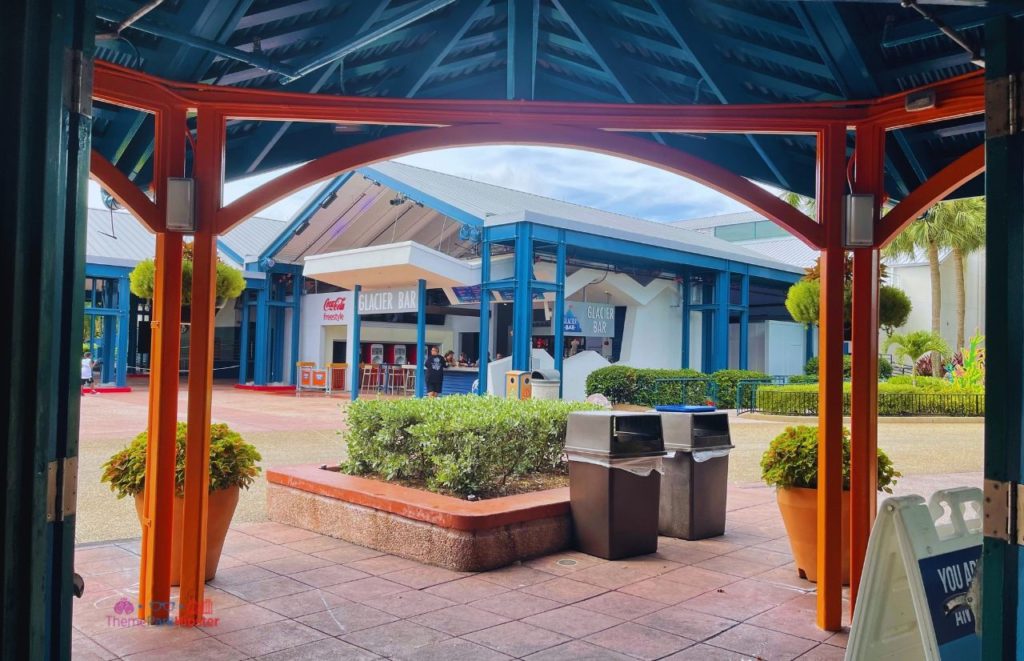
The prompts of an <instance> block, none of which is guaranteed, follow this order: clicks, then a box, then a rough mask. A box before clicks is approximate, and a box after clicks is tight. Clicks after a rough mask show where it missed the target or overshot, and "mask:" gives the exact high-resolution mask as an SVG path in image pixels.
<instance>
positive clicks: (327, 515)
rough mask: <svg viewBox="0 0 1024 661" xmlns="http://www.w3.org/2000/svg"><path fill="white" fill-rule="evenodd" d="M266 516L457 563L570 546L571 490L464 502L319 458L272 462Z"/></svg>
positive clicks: (465, 565) (471, 567)
mask: <svg viewBox="0 0 1024 661" xmlns="http://www.w3.org/2000/svg"><path fill="white" fill-rule="evenodd" d="M266 475H267V482H268V486H267V512H268V515H269V516H270V519H271V520H273V521H277V522H279V523H285V524H288V525H292V526H297V527H300V528H305V529H307V530H312V531H315V532H318V533H321V534H324V535H330V536H331V537H337V538H339V539H344V540H346V541H349V542H352V543H354V544H359V545H361V546H366V547H369V548H373V549H377V550H379V551H382V552H385V553H392V554H394V555H399V556H402V557H406V558H409V559H412V560H416V561H419V562H424V563H428V564H432V565H437V566H439V567H445V568H448V569H452V570H456V571H485V570H488V569H494V568H497V567H503V566H505V565H508V564H511V563H513V562H516V561H517V560H524V559H527V558H532V557H536V556H541V555H546V554H549V553H554V552H556V551H560V550H563V549H565V548H568V547H569V544H570V541H571V535H572V522H571V519H570V514H569V490H568V489H567V488H563V489H551V490H548V491H538V492H534V493H528V494H521V495H517V496H507V497H505V498H494V499H490V500H482V501H475V502H469V501H465V500H460V499H458V498H452V497H449V496H442V495H439V494H435V493H430V492H427V491H421V490H419V489H411V488H408V487H402V486H398V485H392V484H387V483H384V482H380V481H377V480H369V479H366V478H361V477H355V476H351V475H344V474H342V473H338V472H336V471H330V470H324V469H321V468H319V467H318V466H289V467H284V468H272V469H268V470H267V471H266Z"/></svg>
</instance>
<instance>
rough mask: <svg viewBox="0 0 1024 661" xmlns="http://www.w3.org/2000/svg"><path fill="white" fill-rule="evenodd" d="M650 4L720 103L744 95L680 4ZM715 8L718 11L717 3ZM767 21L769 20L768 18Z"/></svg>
mask: <svg viewBox="0 0 1024 661" xmlns="http://www.w3.org/2000/svg"><path fill="white" fill-rule="evenodd" d="M650 3H651V7H652V8H653V9H654V10H655V12H656V13H657V14H658V16H659V17H660V18H661V20H662V21H663V22H664V23H665V27H666V29H667V30H668V31H669V33H670V34H671V35H672V37H673V38H674V39H675V40H676V41H677V42H678V43H679V46H680V47H681V48H682V49H683V50H685V51H686V52H688V53H689V54H690V56H691V59H692V60H693V62H694V64H696V65H697V70H698V71H699V72H700V75H701V77H702V78H703V79H704V82H706V83H707V85H708V87H710V88H711V90H712V91H713V92H714V94H715V96H717V97H718V99H719V101H721V102H722V103H729V102H730V101H732V102H739V101H740V100H743V99H744V98H745V97H747V92H746V91H745V90H744V89H743V88H742V86H741V84H740V82H741V80H742V78H739V79H737V78H736V77H735V73H732V74H728V75H726V74H724V72H723V71H722V70H721V69H718V68H717V67H716V64H718V63H719V62H720V60H721V58H720V57H719V56H718V54H717V53H716V52H715V48H714V44H713V43H712V42H711V40H710V39H709V38H708V35H707V34H705V33H702V32H701V30H699V29H698V28H699V27H700V26H698V25H696V24H695V21H694V20H693V17H692V16H687V15H686V14H684V13H683V12H684V9H685V8H684V7H683V5H682V3H677V2H669V3H662V2H661V0H650ZM715 11H718V9H717V5H716V9H715ZM768 23H773V22H772V21H768ZM684 25H685V26H689V28H688V29H685V34H684V28H683V26H684ZM759 29H765V27H764V26H763V25H762V26H761V27H760V28H759ZM746 138H747V140H748V141H749V142H750V144H751V146H753V148H754V151H756V152H757V154H758V155H759V156H760V157H761V160H763V161H764V163H765V165H767V166H768V169H769V170H770V171H771V173H772V174H773V175H774V176H775V180H776V182H775V183H776V184H778V185H779V186H780V187H782V188H784V189H786V190H792V188H793V186H792V185H791V184H790V181H789V179H788V178H787V177H786V176H785V175H784V174H783V173H782V171H781V170H780V169H779V167H778V166H777V165H776V164H775V161H774V160H773V159H772V157H771V156H770V155H769V154H768V150H767V149H765V147H764V145H762V144H761V141H760V140H759V139H758V138H755V137H754V136H752V135H747V136H746Z"/></svg>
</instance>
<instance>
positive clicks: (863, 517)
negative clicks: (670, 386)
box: [850, 125, 885, 614]
mask: <svg viewBox="0 0 1024 661" xmlns="http://www.w3.org/2000/svg"><path fill="white" fill-rule="evenodd" d="M884 167H885V130H884V129H883V128H882V127H880V126H873V125H864V126H858V127H857V151H856V162H855V168H856V170H855V174H854V181H853V188H854V192H856V193H870V194H872V195H874V196H875V207H874V215H873V222H874V223H875V226H876V227H877V225H878V218H879V215H880V214H879V210H880V207H881V202H882V195H883V194H884V191H885V189H884V185H885V179H884ZM875 240H876V244H875V246H872V247H870V248H857V249H855V250H854V251H853V314H852V326H853V357H852V362H853V372H852V377H853V379H852V380H853V383H852V384H851V385H850V388H851V393H850V433H851V452H850V613H851V614H852V613H853V607H854V604H855V603H856V601H857V591H858V588H859V587H860V577H861V572H862V571H863V569H864V558H865V556H866V555H867V550H868V537H869V536H870V535H871V526H872V525H873V524H874V521H875V514H876V512H877V509H878V500H877V493H878V492H877V488H878V269H879V265H878V264H879V262H878V248H877V240H878V237H877V236H876V237H875Z"/></svg>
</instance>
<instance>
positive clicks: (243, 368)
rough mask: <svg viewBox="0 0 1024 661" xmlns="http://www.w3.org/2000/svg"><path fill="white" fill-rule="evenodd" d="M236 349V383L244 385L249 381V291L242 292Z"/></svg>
mask: <svg viewBox="0 0 1024 661" xmlns="http://www.w3.org/2000/svg"><path fill="white" fill-rule="evenodd" d="M239 342H240V344H241V346H240V347H238V382H239V383H241V384H245V383H246V382H247V381H248V379H249V290H248V289H246V290H244V291H243V292H242V332H241V339H240V340H239Z"/></svg>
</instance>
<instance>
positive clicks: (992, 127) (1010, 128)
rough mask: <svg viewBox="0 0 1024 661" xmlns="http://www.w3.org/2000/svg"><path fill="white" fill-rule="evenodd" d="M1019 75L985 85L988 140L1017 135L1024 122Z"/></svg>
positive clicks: (1012, 75) (1023, 96) (1023, 98)
mask: <svg viewBox="0 0 1024 661" xmlns="http://www.w3.org/2000/svg"><path fill="white" fill-rule="evenodd" d="M1022 87H1024V86H1022V84H1021V74H1019V73H1014V74H1010V75H1009V76H1007V77H1005V78H998V79H996V80H990V81H988V83H987V84H986V85H985V133H986V135H987V136H988V137H989V138H1002V137H1006V136H1012V135H1017V134H1018V133H1020V132H1021V124H1022V122H1024V115H1022V107H1024V95H1022Z"/></svg>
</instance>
